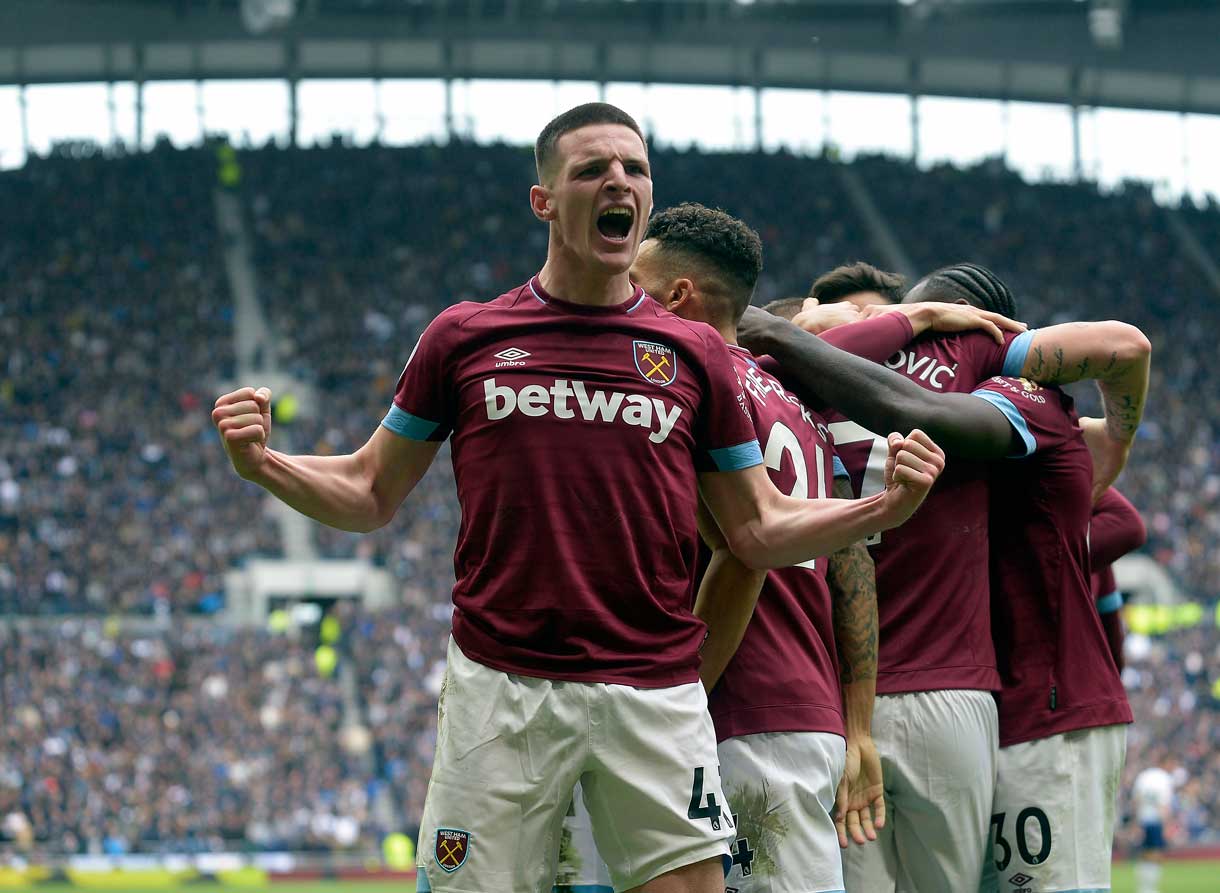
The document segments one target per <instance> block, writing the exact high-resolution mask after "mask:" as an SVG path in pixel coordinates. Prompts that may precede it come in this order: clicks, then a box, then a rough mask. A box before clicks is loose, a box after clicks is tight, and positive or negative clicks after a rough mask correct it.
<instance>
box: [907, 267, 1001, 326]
mask: <svg viewBox="0 0 1220 893" xmlns="http://www.w3.org/2000/svg"><path fill="white" fill-rule="evenodd" d="M920 281H921V282H923V283H924V288H925V289H926V290H927V291H926V295H927V297H926V298H925V300H933V299H934V298H942V297H943V298H948V299H949V300H951V301H957V300H959V299H960V300H964V301H966V302H967V303H969V304H973V305H974V306H975V307H978V308H980V309H982V310H990V311H992V312H993V313H1001V314H1003V315H1004V316H1007V317H1009V318H1010V319H1016V318H1017V301H1016V298H1014V297H1013V296H1012V292H1011V291H1009V290H1008V286H1007V285H1005V284H1004V283H1003V282H1002V281H1001V280H1000V277H999V276H997V275H996V274H995V273H993V272H991V270H989V269H987V268H986V267H984V266H981V265H980V264H971V263H960V264H953V265H952V266H948V267H941V268H940V269H939V270H934V271H933V272H931V273H929V274H928V275H927V276H925V277H924V278H923V279H922V280H920Z"/></svg>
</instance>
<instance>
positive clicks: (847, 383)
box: [738, 304, 1017, 459]
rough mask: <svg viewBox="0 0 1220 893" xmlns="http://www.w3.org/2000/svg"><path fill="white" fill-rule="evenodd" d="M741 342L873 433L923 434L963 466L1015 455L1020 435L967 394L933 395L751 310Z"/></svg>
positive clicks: (741, 329) (993, 410) (743, 325)
mask: <svg viewBox="0 0 1220 893" xmlns="http://www.w3.org/2000/svg"><path fill="white" fill-rule="evenodd" d="M910 306H912V307H919V306H928V305H919V304H913V305H910ZM950 306H955V307H956V306H964V305H950ZM738 336H739V338H741V339H742V343H743V344H747V346H748V347H749V348H750V349H751V350H752V351H754V352H755V353H758V354H763V353H767V354H771V355H772V356H773V357H775V359H776V360H778V361H779V363H780V365H782V366H783V367H784V371H785V373H786V375H788V376H790V378H791V379H792V381H793V382H794V383H796V384H797V385H798V386H799V387H800V388H802V389H804V390H808V391H810V392H813V393H816V394H817V395H818V396H819V397H820V398H821V399H823V400H825V401H826V402H827V403H829V404H830V405H831V406H834V407H835V408H836V409H838V410H839V411H840V412H842V413H843V414H845V415H846V416H848V417H849V418H851V419H852V420H854V421H856V422H859V423H860V424H861V425H864V426H865V427H867V428H871V429H872V430H874V431H886V430H893V429H898V430H899V431H903V430H910V429H911V428H921V429H923V430H924V431H926V432H928V435H929V436H930V437H931V438H932V439H933V440H935V441H936V443H938V444H940V446H941V447H942V448H943V449H944V450H945V451H946V452H947V453H949V454H950V455H955V456H963V457H967V458H975V459H992V458H1002V457H1004V456H1007V455H1010V454H1011V453H1012V452H1013V451H1014V447H1015V445H1016V442H1015V438H1016V437H1017V435H1016V433H1015V432H1014V431H1013V428H1012V425H1011V424H1009V422H1008V419H1006V418H1005V417H1004V414H1003V413H1002V412H1000V411H999V410H998V409H996V408H995V407H994V406H991V405H989V404H987V403H984V402H983V401H981V400H978V399H976V398H974V397H971V396H970V395H969V394H934V393H932V392H931V391H928V390H925V389H924V388H921V387H920V386H919V385H917V384H916V383H915V382H913V381H911V380H910V379H908V378H906V377H905V376H903V375H899V374H898V373H897V372H894V371H893V370H891V369H887V368H885V367H884V366H882V365H880V364H878V363H874V362H872V361H871V360H867V359H864V358H863V357H858V356H856V355H855V354H852V353H849V352H847V351H844V350H839V349H838V348H836V347H833V346H832V345H830V344H827V343H826V342H825V341H823V340H822V339H820V338H817V337H815V336H814V335H811V334H809V333H808V332H805V331H802V330H801V329H800V328H798V327H797V326H794V325H792V324H791V323H789V322H786V321H785V320H783V319H780V318H779V317H777V316H773V315H771V314H770V313H766V312H765V311H762V310H758V309H756V308H750V309H749V310H747V311H746V314H745V316H743V317H742V321H741V325H739V326H738Z"/></svg>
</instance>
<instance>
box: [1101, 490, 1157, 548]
mask: <svg viewBox="0 0 1220 893" xmlns="http://www.w3.org/2000/svg"><path fill="white" fill-rule="evenodd" d="M1147 540H1148V531H1147V528H1145V527H1144V521H1143V519H1142V518H1140V513H1139V512H1138V511H1136V509H1135V506H1133V505H1132V504H1131V503H1130V502H1128V501H1127V498H1126V497H1125V496H1123V495H1122V494H1121V493H1119V492H1118V491H1117V490H1116V489H1114V488H1113V487H1111V488H1110V489H1108V490H1106V492H1105V493H1103V494H1102V495H1101V498H1100V499H1099V500H1097V504H1096V505H1094V506H1093V517H1092V518H1091V519H1090V521H1089V554H1090V556H1091V557H1092V559H1093V564H1094V566H1097V567H1100V566H1101V565H1106V564H1113V563H1114V562H1116V561H1118V559H1120V558H1122V557H1123V556H1124V555H1126V554H1127V553H1128V552H1134V551H1135V550H1136V549H1138V548H1140V547H1141V546H1143V545H1144V543H1145V542H1146V541H1147Z"/></svg>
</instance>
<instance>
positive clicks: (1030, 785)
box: [982, 725, 1127, 893]
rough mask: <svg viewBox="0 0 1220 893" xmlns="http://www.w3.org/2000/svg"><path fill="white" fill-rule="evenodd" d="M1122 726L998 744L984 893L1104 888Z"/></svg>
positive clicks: (1122, 754)
mask: <svg viewBox="0 0 1220 893" xmlns="http://www.w3.org/2000/svg"><path fill="white" fill-rule="evenodd" d="M1126 753H1127V727H1126V726H1125V725H1112V726H1098V727H1097V728H1092V729H1081V730H1079V731H1076V732H1065V733H1063V734H1061V735H1052V736H1051V737H1049V738H1040V739H1038V740H1037V741H1025V742H1022V743H1021V744H1013V745H1012V746H1010V747H1005V748H1002V749H1001V750H1000V759H999V772H998V777H997V780H996V791H995V807H994V809H993V814H992V816H991V856H992V858H991V859H990V860H989V862H990V865H989V866H988V871H987V872H986V874H985V876H984V881H983V885H982V889H983V890H984V891H985V893H1063V891H1078V890H1090V891H1104V890H1109V889H1110V860H1111V858H1112V857H1111V850H1112V847H1113V843H1114V818H1115V812H1116V810H1117V805H1116V798H1117V795H1118V785H1119V782H1120V780H1121V778H1122V773H1123V761H1124V760H1125V759H1126Z"/></svg>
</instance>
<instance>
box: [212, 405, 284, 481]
mask: <svg viewBox="0 0 1220 893" xmlns="http://www.w3.org/2000/svg"><path fill="white" fill-rule="evenodd" d="M212 422H213V423H214V424H215V425H216V429H217V430H218V431H219V432H220V440H221V442H222V443H223V444H224V445H225V452H226V453H228V454H229V461H230V462H232V463H233V468H234V470H235V471H236V472H237V473H238V474H239V475H240V476H241V477H243V478H245V479H246V480H250V479H252V478H254V477H255V476H256V475H257V474H258V472H259V470H260V469H261V468H262V467H263V462H265V461H266V459H267V438H268V437H270V436H271V389H270V388H259V389H258V390H255V389H254V388H238V389H237V390H236V391H233V392H232V393H231V394H225V395H224V396H223V397H220V398H218V399H217V400H216V407H215V408H214V409H213V410H212Z"/></svg>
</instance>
